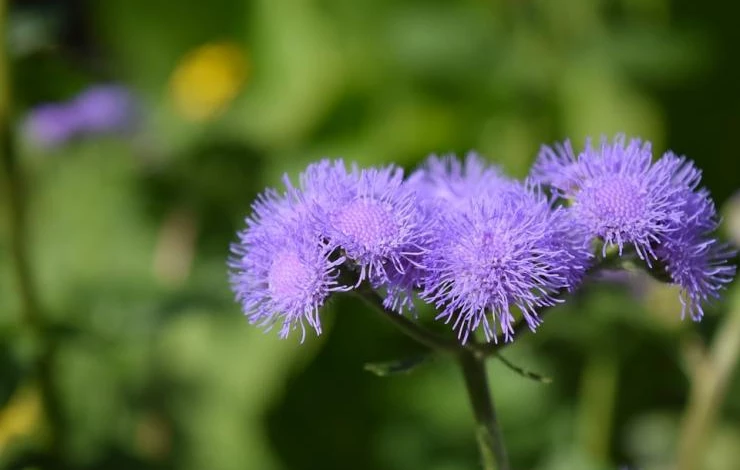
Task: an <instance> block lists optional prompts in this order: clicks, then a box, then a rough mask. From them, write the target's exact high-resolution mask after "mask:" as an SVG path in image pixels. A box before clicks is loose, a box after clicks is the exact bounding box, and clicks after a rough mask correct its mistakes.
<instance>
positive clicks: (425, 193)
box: [408, 152, 515, 214]
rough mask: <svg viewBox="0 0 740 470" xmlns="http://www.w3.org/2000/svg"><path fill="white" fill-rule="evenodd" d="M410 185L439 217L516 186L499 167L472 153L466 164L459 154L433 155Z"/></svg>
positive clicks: (418, 171)
mask: <svg viewBox="0 0 740 470" xmlns="http://www.w3.org/2000/svg"><path fill="white" fill-rule="evenodd" d="M408 185H409V186H410V187H412V188H413V189H414V190H415V191H416V193H417V197H418V198H419V201H420V203H421V204H422V206H423V207H424V208H425V209H426V210H427V211H429V212H431V213H433V214H438V213H439V211H440V210H460V209H462V208H464V207H466V206H467V205H468V203H469V202H470V200H471V199H472V198H477V197H481V196H483V195H488V196H491V197H494V196H495V194H496V193H497V192H499V191H503V190H506V189H507V188H509V187H511V186H512V185H515V183H514V182H513V181H512V180H511V179H509V178H507V177H506V176H504V175H503V173H501V170H500V169H499V168H498V167H496V166H493V165H489V164H487V163H486V162H485V161H484V160H483V159H482V158H481V157H480V156H479V155H478V154H477V153H475V152H469V153H468V154H467V155H466V157H465V160H464V161H463V162H461V161H460V160H459V159H458V158H457V157H456V156H455V155H446V156H444V157H441V158H440V157H438V156H436V155H432V156H430V157H429V158H428V159H427V160H426V162H425V163H424V165H423V166H422V168H420V169H419V170H417V171H415V172H414V173H412V174H411V176H409V178H408Z"/></svg>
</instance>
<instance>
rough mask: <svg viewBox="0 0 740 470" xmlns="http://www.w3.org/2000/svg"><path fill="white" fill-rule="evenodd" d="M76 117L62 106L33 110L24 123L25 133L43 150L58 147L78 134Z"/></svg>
mask: <svg viewBox="0 0 740 470" xmlns="http://www.w3.org/2000/svg"><path fill="white" fill-rule="evenodd" d="M75 118H76V116H75V115H74V114H73V113H70V111H69V109H68V108H67V107H66V106H64V105H61V104H45V105H41V106H38V107H36V108H34V109H32V110H31V111H30V112H29V113H28V115H26V118H25V120H24V123H23V132H24V134H25V135H26V136H27V137H28V139H30V141H31V142H33V143H34V144H36V145H38V146H40V147H43V148H53V147H58V146H60V145H62V144H64V143H66V142H67V141H69V140H70V139H71V138H72V137H73V136H74V134H75V132H77V121H76V119H75Z"/></svg>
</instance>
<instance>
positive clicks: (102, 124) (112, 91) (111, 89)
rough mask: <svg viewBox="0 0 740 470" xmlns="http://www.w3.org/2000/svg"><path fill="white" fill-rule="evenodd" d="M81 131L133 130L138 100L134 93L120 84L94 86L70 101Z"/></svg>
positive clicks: (115, 131) (110, 131) (71, 110)
mask: <svg viewBox="0 0 740 470" xmlns="http://www.w3.org/2000/svg"><path fill="white" fill-rule="evenodd" d="M69 107H70V112H71V113H74V114H75V115H76V120H77V123H78V129H79V131H80V132H85V133H91V134H102V133H119V132H126V131H129V130H131V127H132V126H133V124H134V121H135V118H136V114H137V112H136V102H135V100H134V97H133V95H132V94H131V92H130V91H129V90H128V89H127V88H125V87H123V86H120V85H96V86H92V87H90V88H88V89H86V90H85V91H83V92H82V93H80V94H79V95H77V97H76V98H75V99H74V100H73V101H72V102H70V103H69Z"/></svg>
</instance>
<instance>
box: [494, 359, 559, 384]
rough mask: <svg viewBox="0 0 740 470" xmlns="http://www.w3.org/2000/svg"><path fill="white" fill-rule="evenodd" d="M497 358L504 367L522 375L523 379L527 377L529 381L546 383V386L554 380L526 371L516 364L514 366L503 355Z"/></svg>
mask: <svg viewBox="0 0 740 470" xmlns="http://www.w3.org/2000/svg"><path fill="white" fill-rule="evenodd" d="M496 358H497V359H498V360H499V361H501V363H502V364H503V365H505V366H506V367H508V368H509V369H511V370H512V371H514V372H516V373H517V374H519V375H521V376H522V377H526V378H528V379H532V380H535V381H537V382H541V383H544V384H549V383H551V382H552V378H550V377H546V376H544V375H540V374H537V373H535V372H531V371H529V370H526V369H523V368H521V367H519V366H517V365H515V364H512V363H511V362H509V360H508V359H506V358H505V357H504V356H502V355H501V354H496Z"/></svg>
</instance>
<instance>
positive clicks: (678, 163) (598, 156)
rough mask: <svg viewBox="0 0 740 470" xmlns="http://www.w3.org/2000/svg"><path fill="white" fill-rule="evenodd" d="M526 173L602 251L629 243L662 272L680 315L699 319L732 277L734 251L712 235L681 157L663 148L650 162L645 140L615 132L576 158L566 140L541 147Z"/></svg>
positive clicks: (695, 179) (705, 201)
mask: <svg viewBox="0 0 740 470" xmlns="http://www.w3.org/2000/svg"><path fill="white" fill-rule="evenodd" d="M532 176H533V178H534V179H535V180H536V181H539V182H541V183H544V184H549V185H550V186H551V187H552V188H553V190H554V192H555V193H556V194H557V195H559V196H561V197H563V198H565V199H567V200H569V201H570V202H571V205H570V211H571V213H572V215H573V217H574V219H575V220H577V221H579V223H581V224H583V225H584V226H585V228H586V229H587V230H588V231H589V233H590V234H591V235H592V236H596V237H599V238H600V239H601V240H602V241H603V242H604V245H603V251H604V253H606V250H607V248H608V247H609V246H617V247H618V249H619V254H620V255H622V252H623V248H624V246H625V245H628V244H630V245H632V246H634V249H635V252H636V253H637V255H638V256H639V257H640V258H641V259H643V260H644V261H645V263H646V264H647V265H648V267H649V268H651V269H652V270H653V272H657V271H659V270H660V269H664V270H665V271H666V274H668V278H667V279H666V280H669V281H670V282H672V283H674V284H677V285H679V286H680V287H681V290H682V294H681V300H682V304H683V309H682V315H685V313H686V312H687V311H688V312H689V313H690V315H691V317H692V318H694V319H699V318H701V316H702V314H703V308H702V303H705V302H706V301H708V300H710V299H711V298H715V297H717V293H718V291H719V290H720V289H721V288H722V287H723V286H724V285H725V284H727V283H728V282H730V280H731V279H732V277H733V275H734V272H735V268H734V267H732V266H729V265H728V261H729V259H730V258H731V257H732V256H733V254H732V252H731V251H730V250H728V249H726V248H725V247H723V246H721V245H719V244H718V242H717V241H716V240H715V239H713V238H711V232H712V231H714V230H715V229H716V227H717V217H716V210H715V208H714V204H713V203H712V200H711V198H710V197H709V193H708V191H707V190H706V189H703V188H699V184H700V180H701V172H700V171H699V170H698V169H697V168H696V167H695V166H694V165H693V163H692V162H690V161H688V160H687V159H686V158H684V157H677V156H676V155H674V154H673V153H671V152H667V153H666V154H664V155H663V156H662V157H661V158H660V159H658V160H657V161H655V162H652V152H651V148H650V143H649V142H644V143H643V142H642V141H641V140H639V139H631V140H630V141H629V142H627V143H626V142H625V138H624V136H623V135H618V136H617V137H616V138H615V139H614V140H613V142H612V143H609V142H608V141H607V140H606V139H602V141H601V144H600V146H599V147H598V148H594V147H593V146H592V145H591V143H590V141H587V144H586V148H585V149H584V151H583V152H582V153H581V154H579V155H578V156H577V157H576V156H575V155H574V153H573V150H572V147H571V146H570V143H568V142H566V143H565V144H564V145H560V146H558V147H557V148H556V150H553V149H550V148H547V147H543V149H542V150H541V152H540V155H539V156H538V159H537V161H536V163H535V165H534V167H533V170H532ZM656 260H657V261H658V266H655V267H653V263H654V262H655V261H656Z"/></svg>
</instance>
